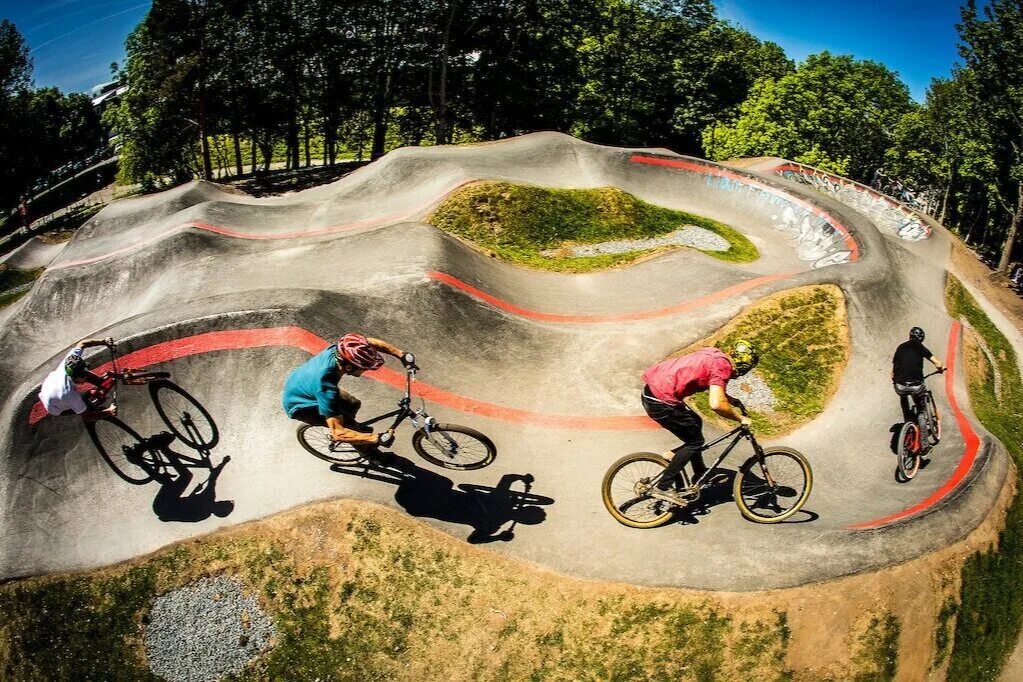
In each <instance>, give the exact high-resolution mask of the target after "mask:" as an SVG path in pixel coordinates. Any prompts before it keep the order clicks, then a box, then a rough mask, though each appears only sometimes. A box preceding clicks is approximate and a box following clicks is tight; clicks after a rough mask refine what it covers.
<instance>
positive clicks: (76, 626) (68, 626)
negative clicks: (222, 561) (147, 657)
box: [0, 567, 157, 682]
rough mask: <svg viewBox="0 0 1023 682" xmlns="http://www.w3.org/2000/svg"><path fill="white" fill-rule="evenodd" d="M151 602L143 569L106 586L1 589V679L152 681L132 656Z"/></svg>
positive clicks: (80, 581) (65, 582) (82, 581)
mask: <svg viewBox="0 0 1023 682" xmlns="http://www.w3.org/2000/svg"><path fill="white" fill-rule="evenodd" d="M152 596H153V575H152V571H151V570H149V569H148V568H147V567H139V568H136V569H132V570H130V571H127V572H125V573H122V574H120V575H118V576H117V577H114V578H110V579H89V578H81V577H78V578H64V579H58V580H54V581H52V582H49V583H47V584H46V585H45V587H41V586H37V585H32V586H28V585H26V586H22V585H18V584H14V585H10V586H8V587H7V588H5V589H3V590H0V623H2V625H0V638H2V639H3V640H4V641H5V643H6V644H5V646H4V647H3V655H0V677H3V679H5V680H11V681H12V682H13V681H16V680H25V681H28V680H72V679H76V680H118V679H120V680H128V679H131V680H156V679H157V678H156V677H154V676H153V675H152V674H151V673H150V672H149V671H148V670H147V668H146V666H145V665H144V663H143V661H142V659H141V657H140V656H139V655H138V650H137V640H138V637H139V617H140V614H141V612H142V610H143V609H145V608H146V607H147V605H148V602H149V600H150V599H151V598H152Z"/></svg>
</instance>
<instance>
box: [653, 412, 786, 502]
mask: <svg viewBox="0 0 1023 682" xmlns="http://www.w3.org/2000/svg"><path fill="white" fill-rule="evenodd" d="M729 438H731V439H732V442H731V443H729V444H728V447H726V448H725V449H724V450H723V451H722V452H721V454H720V455H718V456H717V459H715V460H714V463H713V464H711V465H710V466H709V467H707V470H706V471H705V472H703V474H702V475H701V476H700V477H699V478H697V479H696V480H695V481H690V480H689V474H688V473H687V472H686V470H685V468H684V467H683V469H682V471H681V476H682V482H683V483H684V484H685V486H686V487H687V488H692V487H695V488H697V489H701V490H702V489H703V488H704V486H705V483H704V481H705V480H706V479H707V478H708V477H709V476H710V475H711V473H713V472H714V471H715V470H716V469H717V468H718V465H720V464H721V462H723V461H725V458H726V457H728V455H729V454H730V453H731V452H732V450H734V449H735V446H736V445H738V444H739V441H741V440H748V441H749V442H750V444H751V445H752V446H753V452H754V453H755V454H756V455H757V456H758V457H762V456H763V454H764V449H763V448H762V447H760V443H758V442H757V439H756V436H754V435H753V432H752V431H750V429H749V427H746V426H741V425H740V426H736V427H735V428H734V429H732V430H731V431H729V432H728V433H726V434H724V435H722V436H719V437H717V438H715V439H714V440H712V441H711V442H709V443H707V444H706V445H704V446H703V447H702V448H700V450H699V452H700V453H701V454H702V453H704V452H706V451H707V450H710V449H711V448H713V447H714V446H715V445H717V444H718V443H721V442H723V441H726V440H728V439H729ZM765 473H766V472H765ZM659 479H660V477H658V480H659Z"/></svg>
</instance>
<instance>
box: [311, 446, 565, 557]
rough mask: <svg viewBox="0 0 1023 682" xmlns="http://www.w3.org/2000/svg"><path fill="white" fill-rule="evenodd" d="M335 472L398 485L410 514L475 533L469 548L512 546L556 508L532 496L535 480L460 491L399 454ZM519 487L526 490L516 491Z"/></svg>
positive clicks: (508, 478)
mask: <svg viewBox="0 0 1023 682" xmlns="http://www.w3.org/2000/svg"><path fill="white" fill-rule="evenodd" d="M330 469H331V471H334V472H336V473H341V474H348V475H350V476H358V477H360V478H367V479H370V480H374V481H382V482H385V483H392V484H394V485H395V486H397V489H396V490H395V493H394V500H395V502H397V503H398V504H399V505H401V507H402V508H403V509H404V510H405V511H406V512H407V513H408V514H410V515H411V516H415V517H419V518H432V519H437V520H438V521H447V522H449V523H457V524H461V525H465V526H469V527H471V528H472V531H471V532H470V533H469V536H468V537H467V538H466V541H467V542H469V543H470V544H484V543H489V542H509V541H510V540H512V539H513V538H514V537H515V527H516V526H517V525H518V524H523V525H527V526H532V525H536V524H539V523H543V522H544V521H545V520H546V519H547V512H546V511H545V510H544V509H543V508H542V506H541V505H550V504H554V499H553V498H550V497H546V496H544V495H536V494H534V493H531V492H528V489H529V488H530V487H531V486H532V483H533V481H534V478H533V475H532V474H505V475H504V476H502V477H501V480H500V481H498V483H497V485H495V486H493V487H491V486H483V485H475V484H470V483H460V484H458V486H457V487H456V486H455V484H454V481H452V480H451V479H450V478H448V477H447V476H443V475H441V474H438V473H436V472H434V471H430V470H428V469H424V468H422V467H419V466H416V465H415V464H414V463H413V462H411V461H409V460H408V459H406V458H404V457H401V456H399V455H394V454H391V455H389V456H387V458H386V460H384V461H382V462H376V463H368V462H363V463H359V464H357V465H340V464H335V465H333V466H331V468H330ZM516 483H521V484H522V485H523V486H524V487H525V488H526V490H524V491H521V492H520V491H517V490H512V486H513V485H514V484H516ZM506 524H507V527H505V526H506Z"/></svg>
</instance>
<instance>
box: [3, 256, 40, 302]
mask: <svg viewBox="0 0 1023 682" xmlns="http://www.w3.org/2000/svg"><path fill="white" fill-rule="evenodd" d="M42 274H43V268H39V269H38V270H17V269H15V268H12V267H10V266H9V265H7V264H6V263H0V308H3V307H5V306H8V305H10V304H11V303H14V302H15V301H17V300H18V299H19V298H21V297H22V296H24V295H25V294H27V293H28V292H29V289H28V288H26V289H24V290H22V291H11V290H12V289H17V288H18V287H21V286H23V285H26V284H28V283H30V282H34V281H35V280H37V279H39V276H40V275H42Z"/></svg>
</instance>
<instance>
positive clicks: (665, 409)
mask: <svg viewBox="0 0 1023 682" xmlns="http://www.w3.org/2000/svg"><path fill="white" fill-rule="evenodd" d="M643 409H644V410H646V413H647V415H648V416H649V417H650V418H651V419H653V420H654V421H655V422H657V423H658V424H660V425H661V426H663V427H664V428H666V429H667V430H668V431H670V432H671V433H672V434H674V435H675V436H677V437H678V438H679V439H680V440H681V441H682V443H683V444H682V445H680V446H679V447H677V448H674V449H673V450H672V452H674V453H675V456H674V457H673V458H672V459H671V462H670V463H669V464H668V468H667V469H665V470H664V476H663V477H662V478H661V482H660V484H659V487H661V488H664V489H667V488H668V486H670V485H671V482H672V481H673V480H675V477H677V476H678V475H679V473H680V472H681V471H682V467H684V466H685V465H686V464H687V463H688V462H689V461H690V460H692V462H693V478H694V479H696V478H699V477H700V476H701V475H702V474H703V473H704V472H705V471H707V465H706V464H704V462H703V455H702V454H701V453H700V450H701V448H703V445H704V443H705V442H706V441H705V440H704V438H703V420H702V419H700V415H698V414H696V413H695V412H693V411H692V410H691V409H689V408H688V407H686V405H685V404H684V403H679V404H678V405H666V404H664V403H662V402H658V401H657V400H654V398H653V395H652V394H651V393H650V387H649V386H648V387H646V388H644V389H643Z"/></svg>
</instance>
